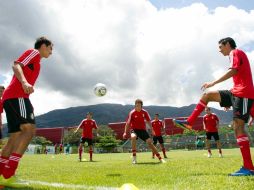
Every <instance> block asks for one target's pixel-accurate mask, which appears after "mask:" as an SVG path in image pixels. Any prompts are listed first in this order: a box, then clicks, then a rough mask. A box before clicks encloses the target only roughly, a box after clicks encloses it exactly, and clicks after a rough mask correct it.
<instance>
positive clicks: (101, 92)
mask: <svg viewBox="0 0 254 190" xmlns="http://www.w3.org/2000/svg"><path fill="white" fill-rule="evenodd" d="M106 93H107V88H106V85H105V84H102V83H97V84H96V85H95V86H94V94H95V95H96V96H99V97H101V96H105V95H106Z"/></svg>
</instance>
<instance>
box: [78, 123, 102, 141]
mask: <svg viewBox="0 0 254 190" xmlns="http://www.w3.org/2000/svg"><path fill="white" fill-rule="evenodd" d="M80 128H81V129H83V132H82V137H83V138H88V139H92V138H93V129H97V128H98V127H97V124H96V122H95V120H93V119H84V120H83V121H82V122H81V126H80Z"/></svg>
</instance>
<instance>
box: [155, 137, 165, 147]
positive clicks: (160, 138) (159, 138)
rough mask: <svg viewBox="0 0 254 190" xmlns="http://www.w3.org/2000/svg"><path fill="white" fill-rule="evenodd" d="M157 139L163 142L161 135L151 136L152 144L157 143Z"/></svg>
mask: <svg viewBox="0 0 254 190" xmlns="http://www.w3.org/2000/svg"><path fill="white" fill-rule="evenodd" d="M157 141H159V143H160V144H163V143H164V141H163V138H162V136H153V144H154V145H156V144H157Z"/></svg>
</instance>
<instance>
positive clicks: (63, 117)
mask: <svg viewBox="0 0 254 190" xmlns="http://www.w3.org/2000/svg"><path fill="white" fill-rule="evenodd" d="M195 106H196V105H195V104H191V105H189V106H184V107H170V106H144V109H146V110H147V111H148V112H149V114H150V116H151V118H153V116H154V114H155V113H159V114H160V119H164V118H174V117H186V116H189V115H190V114H191V112H192V111H193V109H194V108H195ZM133 108H134V105H121V104H97V105H89V106H79V107H70V108H66V109H57V110H53V111H50V112H48V113H45V114H43V115H39V116H37V117H36V123H37V127H38V128H48V127H71V126H77V125H79V123H80V122H81V120H82V119H84V118H85V116H86V113H87V112H88V111H90V112H93V118H94V119H95V120H96V122H97V124H99V125H100V124H104V125H107V124H108V123H114V122H121V121H125V120H126V118H127V116H128V113H129V112H130V111H131V110H132V109H133ZM212 112H214V113H216V114H217V115H218V117H219V118H220V123H221V124H228V123H230V122H231V120H232V111H228V112H225V111H222V110H218V109H215V108H212ZM203 114H204V112H203V113H202V115H203Z"/></svg>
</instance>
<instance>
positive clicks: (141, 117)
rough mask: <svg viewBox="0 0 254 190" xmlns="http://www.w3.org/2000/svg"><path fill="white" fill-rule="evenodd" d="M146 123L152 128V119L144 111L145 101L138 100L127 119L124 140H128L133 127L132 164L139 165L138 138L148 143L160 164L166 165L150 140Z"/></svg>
mask: <svg viewBox="0 0 254 190" xmlns="http://www.w3.org/2000/svg"><path fill="white" fill-rule="evenodd" d="M146 123H147V124H148V125H149V126H150V128H151V118H150V116H149V114H148V112H147V111H146V110H144V109H143V101H142V100H140V99H137V100H136V101H135V108H134V109H133V110H132V111H131V112H130V113H129V115H128V119H127V122H126V125H125V129H124V133H123V138H124V139H126V137H127V131H128V130H129V128H130V127H131V130H130V133H131V145H132V155H133V160H132V163H133V164H136V163H137V159H136V150H137V148H136V143H137V142H136V141H137V138H140V139H141V140H143V141H144V142H146V143H147V144H148V146H149V147H150V148H151V150H152V152H153V153H154V154H155V155H156V156H157V157H158V159H159V160H160V162H163V163H164V162H165V161H164V160H163V159H162V158H161V156H160V154H159V152H158V150H157V148H156V147H155V146H154V145H153V143H152V139H151V138H150V136H149V134H148V132H147V131H146Z"/></svg>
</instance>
